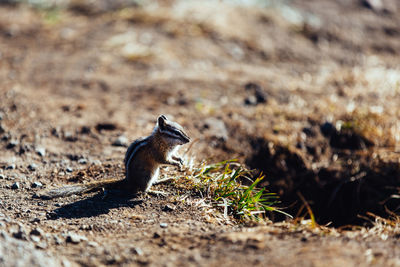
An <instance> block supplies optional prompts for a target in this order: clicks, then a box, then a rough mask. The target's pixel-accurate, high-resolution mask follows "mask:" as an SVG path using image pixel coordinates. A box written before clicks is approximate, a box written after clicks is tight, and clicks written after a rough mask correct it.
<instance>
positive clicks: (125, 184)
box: [36, 115, 190, 199]
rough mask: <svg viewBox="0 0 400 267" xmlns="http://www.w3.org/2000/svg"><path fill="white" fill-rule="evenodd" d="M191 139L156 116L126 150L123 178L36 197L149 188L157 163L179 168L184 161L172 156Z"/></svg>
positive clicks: (71, 186) (155, 174)
mask: <svg viewBox="0 0 400 267" xmlns="http://www.w3.org/2000/svg"><path fill="white" fill-rule="evenodd" d="M188 142H190V138H189V137H188V135H187V134H186V133H185V132H184V130H183V128H182V126H181V125H179V124H178V123H176V122H173V121H170V120H168V119H167V117H165V116H164V115H160V116H159V117H158V120H157V123H156V126H155V127H154V130H153V132H152V133H151V134H150V135H149V136H148V137H145V138H139V139H137V140H136V141H134V142H133V143H132V144H131V145H130V146H129V147H128V150H127V151H126V154H125V159H124V165H125V176H126V177H125V179H106V180H104V181H96V182H92V183H87V184H79V185H70V186H64V187H60V188H56V189H51V190H48V191H43V192H38V193H37V194H36V196H37V197H39V198H43V199H51V198H56V197H65V196H69V195H73V194H79V193H85V192H89V191H93V190H96V189H101V188H116V187H117V188H120V189H122V190H124V191H126V192H127V193H129V194H132V195H134V194H136V193H138V192H146V191H149V189H150V187H151V185H152V184H153V183H154V182H155V181H156V180H157V178H158V175H159V170H160V165H162V164H170V165H174V166H178V167H179V168H180V167H182V164H183V161H182V159H181V158H179V157H178V156H176V155H175V153H176V150H177V148H178V146H179V145H183V144H186V143H188Z"/></svg>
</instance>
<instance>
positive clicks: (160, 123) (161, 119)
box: [158, 115, 167, 130]
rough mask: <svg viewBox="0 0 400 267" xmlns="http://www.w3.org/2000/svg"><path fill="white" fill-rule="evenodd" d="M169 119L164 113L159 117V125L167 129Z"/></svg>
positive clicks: (162, 128)
mask: <svg viewBox="0 0 400 267" xmlns="http://www.w3.org/2000/svg"><path fill="white" fill-rule="evenodd" d="M166 120H167V117H165V116H164V115H160V117H158V127H160V129H161V130H164V129H165V121H166Z"/></svg>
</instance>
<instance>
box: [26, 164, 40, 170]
mask: <svg viewBox="0 0 400 267" xmlns="http://www.w3.org/2000/svg"><path fill="white" fill-rule="evenodd" d="M37 167H38V166H37V165H36V164H35V163H31V164H29V165H28V169H29V170H30V171H35V170H36V169H37Z"/></svg>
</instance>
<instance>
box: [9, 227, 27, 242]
mask: <svg viewBox="0 0 400 267" xmlns="http://www.w3.org/2000/svg"><path fill="white" fill-rule="evenodd" d="M12 236H13V237H14V238H17V239H21V240H27V239H28V238H27V236H26V233H25V231H24V230H22V229H20V230H19V231H18V232H15V233H13V234H12Z"/></svg>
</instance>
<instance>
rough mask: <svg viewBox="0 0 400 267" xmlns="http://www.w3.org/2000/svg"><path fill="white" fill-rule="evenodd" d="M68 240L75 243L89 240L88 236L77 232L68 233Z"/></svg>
mask: <svg viewBox="0 0 400 267" xmlns="http://www.w3.org/2000/svg"><path fill="white" fill-rule="evenodd" d="M66 241H67V242H69V243H73V244H79V243H80V242H81V241H87V238H86V237H85V236H81V235H78V234H75V233H68V235H67V239H66Z"/></svg>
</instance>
